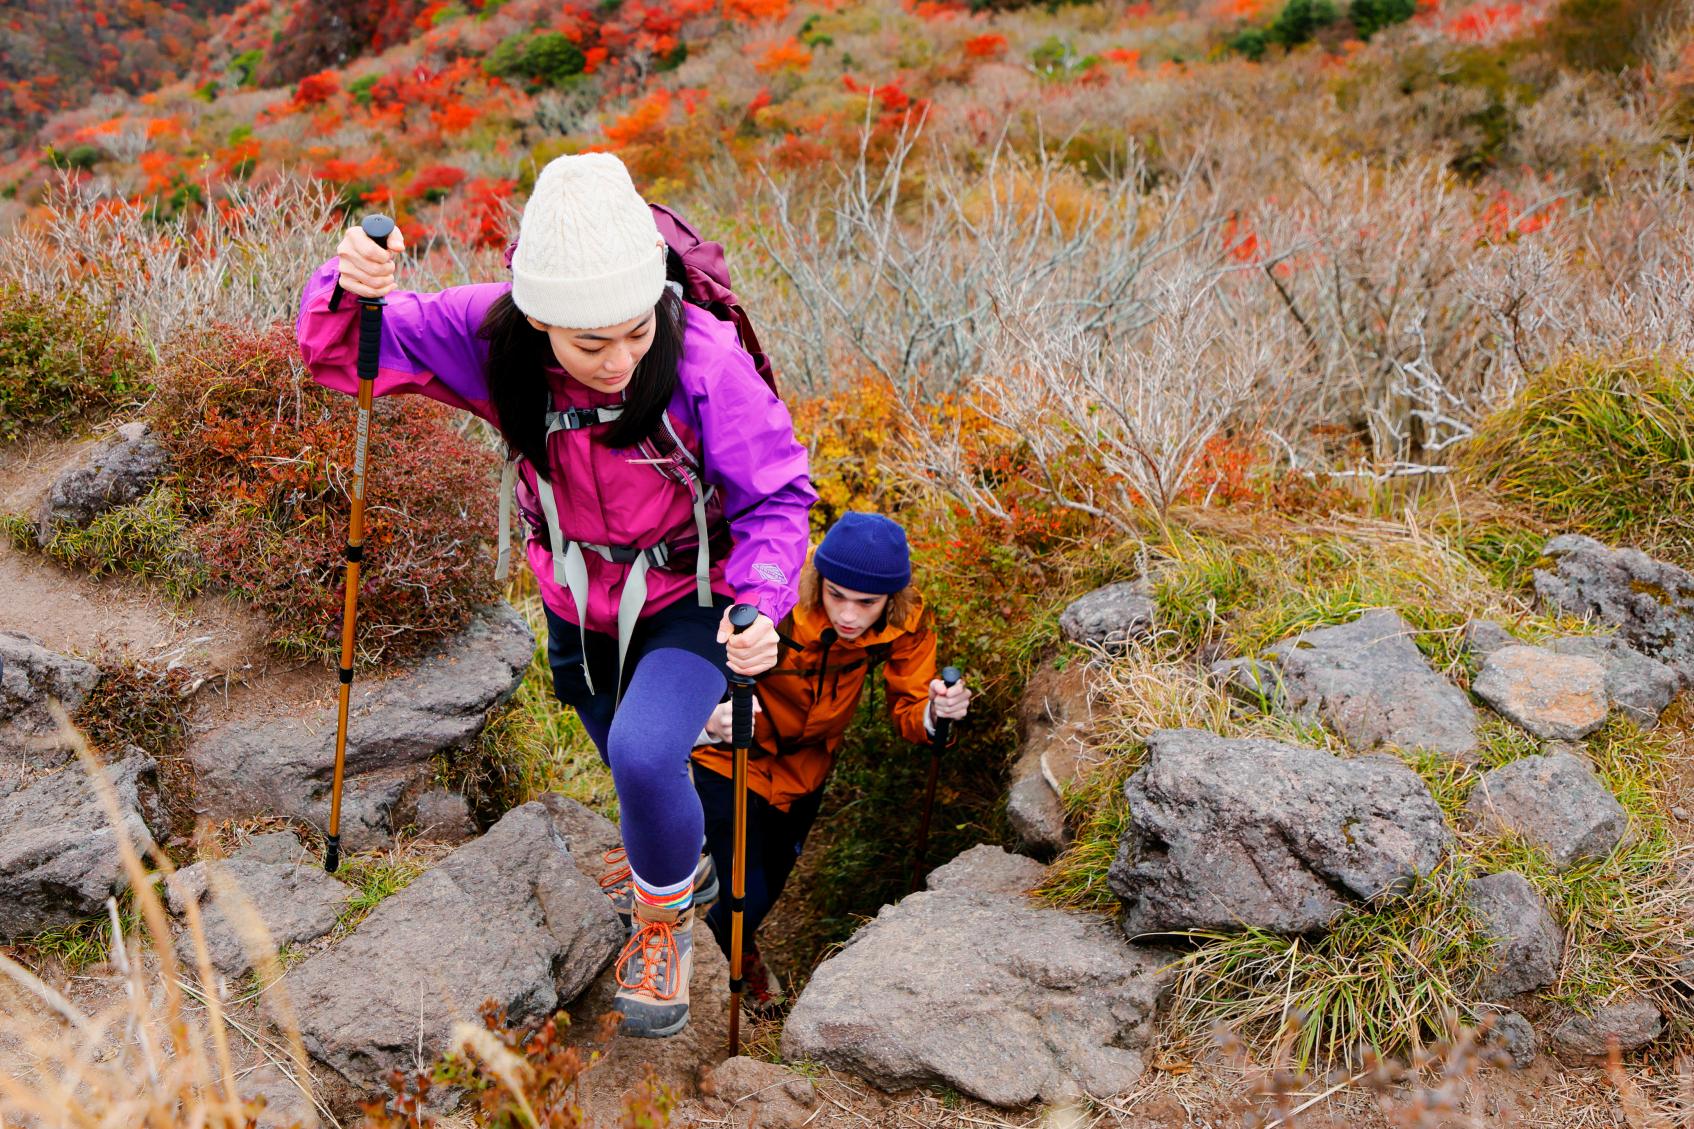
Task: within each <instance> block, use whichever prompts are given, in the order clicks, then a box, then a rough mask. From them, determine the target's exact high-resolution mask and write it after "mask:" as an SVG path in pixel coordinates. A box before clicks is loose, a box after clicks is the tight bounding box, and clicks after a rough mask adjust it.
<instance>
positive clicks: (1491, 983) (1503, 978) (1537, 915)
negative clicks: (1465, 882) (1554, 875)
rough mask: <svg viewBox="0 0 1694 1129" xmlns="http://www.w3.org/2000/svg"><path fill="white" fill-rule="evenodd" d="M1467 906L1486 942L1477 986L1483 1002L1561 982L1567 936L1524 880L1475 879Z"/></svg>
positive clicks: (1509, 876) (1511, 874)
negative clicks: (1484, 963)
mask: <svg viewBox="0 0 1694 1129" xmlns="http://www.w3.org/2000/svg"><path fill="white" fill-rule="evenodd" d="M1465 902H1466V903H1467V904H1468V905H1469V906H1470V909H1471V912H1472V913H1474V914H1475V915H1476V917H1477V920H1478V922H1479V923H1480V924H1481V926H1482V931H1483V933H1484V934H1486V935H1487V937H1488V939H1489V951H1488V969H1487V971H1485V972H1484V973H1483V975H1482V978H1481V979H1480V980H1479V981H1478V983H1477V991H1478V992H1479V993H1480V994H1481V995H1482V998H1483V999H1485V1000H1499V999H1504V998H1506V997H1507V996H1515V995H1517V994H1519V993H1520V992H1533V991H1535V990H1536V989H1538V988H1545V987H1546V986H1547V985H1549V984H1551V983H1553V982H1554V981H1555V980H1557V979H1558V978H1559V968H1560V965H1561V964H1562V963H1563V962H1564V959H1565V935H1564V932H1563V931H1562V930H1561V929H1560V928H1559V923H1558V922H1557V921H1556V920H1554V918H1553V913H1552V911H1551V910H1550V909H1548V908H1547V903H1546V902H1545V901H1543V900H1542V898H1541V895H1540V894H1538V893H1536V891H1535V887H1533V886H1531V885H1530V884H1529V880H1528V879H1527V878H1525V877H1524V876H1523V875H1521V874H1518V873H1517V872H1515V871H1506V872H1505V873H1502V874H1490V875H1488V876H1487V877H1484V878H1477V879H1473V880H1472V881H1471V882H1470V884H1469V886H1468V887H1467V888H1466V891H1465Z"/></svg>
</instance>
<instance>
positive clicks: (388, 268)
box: [335, 224, 406, 298]
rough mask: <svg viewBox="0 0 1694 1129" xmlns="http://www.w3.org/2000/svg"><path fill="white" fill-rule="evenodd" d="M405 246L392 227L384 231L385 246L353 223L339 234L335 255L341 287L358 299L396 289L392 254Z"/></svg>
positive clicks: (402, 249) (398, 231) (380, 295)
mask: <svg viewBox="0 0 1694 1129" xmlns="http://www.w3.org/2000/svg"><path fill="white" fill-rule="evenodd" d="M405 249H406V240H405V238H404V237H403V236H402V235H401V234H400V229H399V228H398V227H396V228H395V229H394V230H393V231H391V232H389V233H388V246H387V248H386V249H385V248H383V247H381V246H379V245H378V244H377V242H376V240H374V239H372V238H371V237H370V236H368V235H366V234H365V233H364V231H363V230H362V229H361V228H360V227H359V226H358V225H357V224H355V225H353V226H352V227H350V228H348V229H347V231H346V233H345V234H343V235H342V237H341V246H339V247H337V248H336V249H335V257H336V259H337V260H338V261H339V262H340V265H341V289H343V290H345V291H347V293H349V294H356V295H358V296H359V297H361V298H381V297H382V296H383V295H385V294H387V293H388V292H389V291H391V290H393V289H395V288H396V283H395V281H394V256H395V255H397V254H399V253H400V252H401V251H404V250H405Z"/></svg>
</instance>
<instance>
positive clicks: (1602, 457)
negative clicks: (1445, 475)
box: [1461, 356, 1694, 563]
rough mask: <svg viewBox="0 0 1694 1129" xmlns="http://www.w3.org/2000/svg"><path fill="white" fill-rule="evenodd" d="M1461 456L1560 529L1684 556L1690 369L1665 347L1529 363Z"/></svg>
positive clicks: (1505, 495)
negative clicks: (1520, 385) (1525, 376)
mask: <svg viewBox="0 0 1694 1129" xmlns="http://www.w3.org/2000/svg"><path fill="white" fill-rule="evenodd" d="M1461 465H1462V467H1463V469H1464V470H1465V472H1466V475H1467V477H1469V478H1470V479H1471V480H1472V481H1473V482H1475V483H1477V484H1478V485H1480V486H1481V487H1483V488H1484V489H1485V490H1487V491H1488V492H1490V493H1492V494H1493V495H1494V496H1495V497H1496V498H1498V499H1499V500H1501V501H1503V502H1506V503H1508V504H1511V505H1516V506H1520V507H1522V508H1523V509H1525V510H1527V511H1529V512H1530V513H1531V514H1534V515H1535V516H1536V517H1537V518H1539V519H1540V520H1542V521H1543V522H1546V523H1549V524H1552V525H1554V526H1556V527H1558V528H1560V529H1564V530H1578V531H1581V532H1585V533H1590V534H1592V535H1593V536H1595V537H1598V538H1600V539H1602V540H1608V541H1613V542H1620V543H1623V544H1628V545H1633V546H1636V547H1638V548H1642V549H1646V550H1648V551H1656V552H1662V553H1667V554H1669V555H1671V556H1673V557H1676V558H1678V559H1680V560H1682V561H1683V562H1684V563H1687V562H1688V561H1690V560H1691V559H1694V558H1691V557H1690V550H1689V545H1690V537H1691V535H1694V372H1690V371H1689V369H1688V368H1687V367H1685V366H1684V365H1682V364H1680V363H1677V362H1675V361H1673V360H1671V359H1669V358H1660V357H1638V358H1621V359H1607V358H1588V357H1580V356H1579V357H1573V358H1571V359H1569V360H1567V361H1565V362H1563V363H1561V364H1558V365H1554V366H1552V367H1551V368H1548V369H1546V370H1543V371H1542V372H1540V373H1537V374H1536V375H1535V377H1534V378H1533V379H1532V380H1531V381H1530V382H1529V385H1528V386H1527V387H1526V388H1525V389H1524V390H1523V391H1522V392H1521V393H1520V394H1519V395H1518V397H1517V398H1516V399H1515V400H1514V401H1513V402H1512V403H1511V404H1509V405H1507V406H1506V407H1505V408H1503V409H1501V410H1500V411H1498V412H1496V413H1494V414H1493V415H1492V416H1490V417H1489V418H1488V419H1487V420H1486V421H1484V423H1483V425H1482V426H1481V427H1480V428H1479V429H1478V431H1477V435H1476V438H1475V439H1474V440H1473V441H1472V442H1471V443H1470V444H1468V445H1467V447H1466V449H1465V451H1464V453H1463V456H1462V463H1461Z"/></svg>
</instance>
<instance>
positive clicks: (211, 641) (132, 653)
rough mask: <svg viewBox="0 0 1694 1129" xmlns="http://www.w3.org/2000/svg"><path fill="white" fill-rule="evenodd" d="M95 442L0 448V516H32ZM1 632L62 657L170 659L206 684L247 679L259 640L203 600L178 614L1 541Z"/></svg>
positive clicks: (143, 594)
mask: <svg viewBox="0 0 1694 1129" xmlns="http://www.w3.org/2000/svg"><path fill="white" fill-rule="evenodd" d="M95 438H98V437H97V436H96V437H95ZM93 441H94V440H93V439H86V438H85V439H76V440H51V441H37V442H33V443H20V444H15V445H13V446H11V447H8V448H5V449H4V450H0V513H16V514H24V515H26V516H32V515H34V514H35V513H36V511H37V510H38V509H39V507H40V505H41V502H42V499H43V498H44V497H45V496H46V493H47V490H48V488H49V486H51V484H52V482H53V480H54V478H55V477H56V476H57V475H58V474H59V473H60V471H62V470H63V469H64V468H65V466H67V465H68V464H69V463H70V462H71V461H72V460H74V459H75V458H76V456H77V455H78V453H79V452H80V451H81V450H82V449H83V448H84V447H85V446H86V445H87V444H88V443H90V442H93ZM0 631H21V632H23V633H24V634H26V635H29V636H31V637H32V638H34V639H36V640H37V641H38V642H40V643H41V644H42V645H43V646H45V647H48V648H50V649H51V650H55V651H59V652H61V653H64V654H76V655H81V656H84V657H87V656H92V655H95V654H98V653H101V652H103V651H107V652H115V653H116V654H117V655H120V656H122V657H125V658H131V659H137V660H147V661H152V662H170V661H173V660H175V661H176V662H178V663H179V665H187V666H188V667H190V668H191V669H193V670H194V671H196V672H197V673H200V674H203V675H206V676H207V677H208V678H211V677H221V676H224V675H235V676H238V677H239V676H242V675H250V674H252V673H254V671H253V664H254V663H260V662H263V659H262V658H259V657H257V656H262V655H263V654H264V645H263V644H264V635H265V631H264V625H263V623H262V622H261V621H260V619H259V617H258V616H256V615H254V614H253V612H251V611H250V610H248V609H245V608H242V607H240V606H239V605H237V604H235V603H233V602H232V601H229V600H226V599H222V598H218V597H208V598H202V599H197V600H193V601H190V602H188V603H186V604H183V605H180V606H178V605H176V604H174V603H172V602H171V601H170V600H168V599H166V598H165V597H163V596H161V595H160V594H158V593H157V592H155V591H153V590H152V589H150V588H149V587H148V586H147V585H146V584H145V583H143V582H141V581H137V580H130V579H128V578H125V577H107V578H105V579H103V580H93V579H90V578H89V577H88V576H86V575H84V574H82V573H79V572H76V571H73V570H70V569H66V568H62V567H60V566H59V565H58V564H56V563H55V562H53V561H52V560H49V559H48V558H46V557H42V556H40V555H38V554H35V553H31V552H26V551H24V550H20V549H16V548H13V547H12V546H11V545H9V544H7V543H5V542H3V541H0Z"/></svg>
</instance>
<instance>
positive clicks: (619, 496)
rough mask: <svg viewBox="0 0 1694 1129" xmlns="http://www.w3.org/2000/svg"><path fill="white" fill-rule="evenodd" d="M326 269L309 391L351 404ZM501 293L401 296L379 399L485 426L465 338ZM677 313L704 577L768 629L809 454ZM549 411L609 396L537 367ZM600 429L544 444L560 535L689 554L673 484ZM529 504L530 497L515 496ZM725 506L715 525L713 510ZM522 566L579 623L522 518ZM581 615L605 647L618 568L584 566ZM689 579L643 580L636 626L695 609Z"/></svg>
mask: <svg viewBox="0 0 1694 1129" xmlns="http://www.w3.org/2000/svg"><path fill="white" fill-rule="evenodd" d="M337 276H338V270H337V263H336V261H335V260H333V259H332V260H330V261H329V262H327V263H325V264H324V265H323V266H322V267H320V268H319V269H318V270H317V272H316V273H315V274H313V275H312V277H311V279H310V280H308V282H307V283H306V290H305V294H304V296H303V298H302V300H301V304H300V318H299V321H298V323H297V326H296V328H297V331H298V335H299V339H300V352H301V356H302V357H303V358H304V359H305V362H306V366H307V368H308V369H309V371H310V372H311V374H312V379H313V380H315V381H317V382H318V383H319V384H322V385H323V386H324V387H326V388H332V389H334V390H336V391H339V392H345V393H348V394H352V393H354V392H356V391H357V390H358V376H357V372H356V364H357V360H358V349H359V331H358V320H359V304H358V303H357V302H355V301H349V300H344V301H342V302H341V303H340V305H339V309H338V310H336V311H334V312H332V311H331V310H330V308H329V303H330V297H331V295H332V294H333V293H334V291H335V289H336V286H337ZM510 289H511V284H510V283H481V284H477V285H472V286H455V287H451V288H449V289H446V290H442V291H439V292H436V293H416V292H412V291H403V290H397V291H394V292H392V293H390V294H389V295H388V297H387V303H388V304H387V306H386V308H385V309H384V310H383V319H382V360H381V364H380V367H379V369H378V371H377V377H376V383H375V393H376V395H378V396H385V395H390V394H393V393H398V392H415V393H417V394H419V395H423V396H428V397H429V398H431V399H433V400H439V401H441V402H442V403H444V404H451V405H452V406H454V407H457V408H463V409H464V410H465V411H468V412H471V413H472V414H474V415H477V416H479V417H481V418H482V419H485V420H488V421H489V422H490V423H493V422H494V408H493V404H492V403H491V402H490V397H489V391H488V377H487V361H488V342H486V341H484V340H482V339H481V338H480V337H478V336H477V330H478V328H479V327H480V326H481V325H482V321H483V317H484V315H485V314H486V313H487V312H488V308H489V306H490V305H492V304H493V302H494V300H495V299H496V298H498V297H499V296H500V295H502V294H504V293H507V292H508V291H510ZM683 308H684V310H685V311H686V313H687V323H686V331H685V335H684V340H683V356H682V362H681V364H680V365H679V366H678V371H677V389H676V394H675V395H674V396H673V397H672V398H671V402H670V407H669V410H668V412H669V416H670V421H671V423H672V425H673V427H674V428H675V430H676V432H677V434H678V437H679V438H680V439H681V440H682V442H683V446H684V448H685V449H686V450H688V451H690V452H691V453H692V454H693V455H694V456H695V457H696V458H697V459H698V460H699V463H700V465H701V472H700V474H701V477H702V478H703V479H704V481H705V482H706V483H707V484H708V485H711V486H715V487H716V488H717V493H716V498H715V500H714V505H713V507H712V513H713V515H714V516H716V515H717V513H719V512H721V513H722V515H723V520H725V521H727V523H728V527H729V533H730V540H731V545H730V549H729V553H728V555H727V557H724V558H722V559H719V560H714V561H713V562H712V568H711V584H712V591H713V592H715V593H718V594H720V595H724V596H728V597H730V598H731V599H735V600H740V601H742V602H745V603H749V604H753V605H754V606H756V607H757V608H758V609H759V610H760V611H761V612H763V613H764V614H765V615H767V616H769V617H770V619H771V620H772V622H780V621H781V620H782V618H783V617H784V616H785V615H787V614H788V612H789V610H790V609H792V608H793V606H794V603H795V600H796V598H797V588H798V584H799V576H800V567H801V565H802V564H803V563H804V561H805V557H806V548H807V540H808V537H809V533H810V528H809V525H808V521H807V511H808V510H809V509H810V508H811V505H812V503H813V502H814V501H816V499H817V494H816V493H815V492H814V491H813V489H812V485H811V480H810V478H809V476H808V473H807V458H806V449H805V448H804V447H803V446H801V445H800V443H799V441H798V440H797V439H795V437H794V426H793V421H792V420H791V419H790V417H789V414H788V409H787V408H786V407H785V406H784V405H783V403H782V401H781V400H780V399H778V398H777V396H776V395H775V393H773V392H772V391H771V390H770V388H769V386H768V385H766V384H765V382H764V380H763V379H762V378H761V377H760V376H759V374H758V372H757V370H756V369H755V368H754V365H753V360H752V357H751V356H750V355H749V354H748V353H747V351H746V349H745V348H743V347H742V345H741V342H740V340H739V339H738V338H737V336H736V332H735V328H734V327H733V326H732V325H730V324H728V323H727V322H722V321H719V320H718V319H717V318H716V317H714V316H712V314H710V313H708V312H707V311H705V310H703V309H700V308H699V307H698V306H695V305H694V304H692V303H690V302H684V303H683ZM547 379H548V384H549V386H550V387H551V389H552V393H553V407H554V409H555V410H564V409H566V408H589V407H605V406H609V405H612V404H617V403H619V402H621V400H622V397H621V395H618V394H611V393H603V392H597V391H595V390H593V389H591V388H588V387H587V386H585V385H583V384H580V383H578V382H577V381H575V380H573V379H571V378H570V377H569V376H567V375H566V374H565V372H564V370H563V369H562V368H559V367H557V366H556V365H549V366H548V369H547ZM595 431H598V429H597V428H594V429H591V428H584V429H581V430H576V431H559V432H556V433H554V434H553V435H552V436H550V437H549V440H548V454H549V456H550V465H549V466H548V467H547V470H546V477H547V483H548V488H550V489H552V490H553V491H554V498H555V500H556V502H557V505H558V516H559V522H560V527H561V532H562V533H563V535H564V537H565V538H567V539H568V540H571V541H581V542H584V543H588V544H598V545H634V546H639V547H642V548H647V547H651V546H653V545H655V544H657V543H659V542H660V541H667V542H670V543H672V544H673V545H692V544H693V543H694V542H695V541H696V540H697V537H696V536H695V533H694V528H695V527H694V511H693V498H692V496H691V495H690V493H689V491H688V489H687V488H686V487H685V486H684V485H683V484H681V483H679V482H676V481H674V480H672V479H670V478H667V477H666V476H664V475H663V474H661V473H659V472H658V471H657V470H655V469H654V468H653V467H652V466H650V465H647V464H646V463H643V462H639V461H636V460H637V459H638V458H640V457H641V453H640V452H639V451H637V450H634V449H630V450H613V449H611V448H609V447H607V446H606V445H605V444H604V443H601V442H599V441H598V440H597V439H595V438H593V437H592V433H593V432H595ZM519 482H520V489H519V497H520V499H524V498H526V497H527V499H529V501H531V502H533V501H534V499H536V498H537V496H538V495H537V493H536V492H537V490H538V489H539V487H538V485H537V478H536V474H535V469H534V468H533V467H530V466H529V465H528V460H520V462H519ZM526 491H527V494H526ZM720 505H721V511H720V510H719V506H720ZM522 508H523V509H524V510H526V511H527V513H526V516H528V517H529V519H530V520H529V521H528V522H526V523H525V525H526V526H527V531H528V538H527V542H526V545H525V556H526V557H527V558H528V560H529V566H530V570H531V571H532V572H534V574H535V579H536V583H537V584H539V585H540V588H541V598H542V600H543V602H544V603H546V605H547V607H548V608H550V609H551V610H552V611H553V612H554V613H556V614H557V615H559V616H561V617H563V618H564V619H565V620H567V621H568V622H570V623H577V622H578V619H577V612H576V605H575V602H574V601H573V600H572V599H571V597H570V594H569V593H568V592H567V591H566V590H565V589H564V588H563V587H561V586H560V585H559V584H557V583H556V582H555V581H554V570H553V560H552V552H551V550H550V549H549V547H548V544H547V539H546V536H545V531H544V529H539V530H538V528H537V525H538V523H539V518H538V515H536V514H535V513H534V512H533V510H532V509H531V507H530V506H528V505H525V506H522ZM587 564H588V570H589V582H590V590H589V599H588V607H587V609H586V612H585V618H586V622H585V623H583V624H582V626H584V627H586V628H588V630H590V631H598V632H601V633H603V634H606V635H611V636H614V637H615V636H616V635H617V630H618V625H617V609H618V595H619V592H620V590H621V588H622V585H623V581H624V578H625V576H626V575H627V574H628V572H629V568H630V566H629V565H626V564H615V563H612V562H610V561H607V560H604V559H603V558H601V557H599V556H596V555H594V554H592V553H590V554H588V556H587ZM694 591H695V577H694V573H693V570H692V569H687V570H674V571H673V570H671V569H655V570H654V571H653V572H652V573H650V574H649V577H648V593H647V602H646V604H645V606H644V609H643V615H651V614H652V613H654V612H656V611H658V610H659V609H660V608H663V607H666V606H667V605H669V604H671V603H674V602H675V601H676V600H678V599H680V598H683V597H685V596H690V595H693V594H694Z"/></svg>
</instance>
